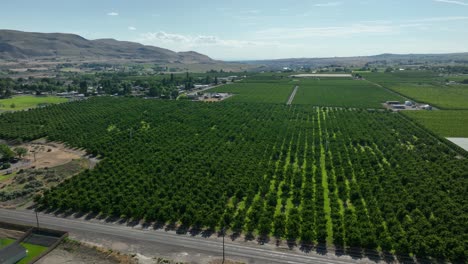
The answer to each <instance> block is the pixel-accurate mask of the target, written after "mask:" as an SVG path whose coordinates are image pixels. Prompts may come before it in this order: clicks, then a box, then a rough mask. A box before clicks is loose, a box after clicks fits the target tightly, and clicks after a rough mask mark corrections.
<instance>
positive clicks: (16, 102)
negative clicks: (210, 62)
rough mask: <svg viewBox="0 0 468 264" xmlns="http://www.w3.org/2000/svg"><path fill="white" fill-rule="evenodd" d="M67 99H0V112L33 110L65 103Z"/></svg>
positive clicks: (42, 97)
mask: <svg viewBox="0 0 468 264" xmlns="http://www.w3.org/2000/svg"><path fill="white" fill-rule="evenodd" d="M67 101H68V99H66V98H60V97H56V96H32V95H25V96H15V97H13V98H8V99H0V111H2V110H3V111H17V110H24V109H28V108H34V107H37V106H39V105H46V104H58V103H64V102H67Z"/></svg>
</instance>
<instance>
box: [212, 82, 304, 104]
mask: <svg viewBox="0 0 468 264" xmlns="http://www.w3.org/2000/svg"><path fill="white" fill-rule="evenodd" d="M294 85H295V84H294V83H293V82H284V81H283V82H279V81H275V82H271V83H269V82H248V83H247V82H239V83H234V84H229V85H224V86H221V87H217V88H214V89H212V90H209V92H220V93H233V94H235V95H234V96H233V97H231V98H230V99H228V101H230V102H255V103H286V101H287V100H288V98H289V96H290V95H291V92H292V91H293V89H294Z"/></svg>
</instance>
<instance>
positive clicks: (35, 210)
mask: <svg viewBox="0 0 468 264" xmlns="http://www.w3.org/2000/svg"><path fill="white" fill-rule="evenodd" d="M34 212H36V223H37V229H39V216H38V215H37V207H36V208H34Z"/></svg>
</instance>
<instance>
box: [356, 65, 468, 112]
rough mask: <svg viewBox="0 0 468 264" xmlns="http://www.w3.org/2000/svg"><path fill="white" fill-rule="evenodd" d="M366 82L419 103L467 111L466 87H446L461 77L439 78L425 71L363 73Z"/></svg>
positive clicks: (467, 87)
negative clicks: (448, 81)
mask: <svg viewBox="0 0 468 264" xmlns="http://www.w3.org/2000/svg"><path fill="white" fill-rule="evenodd" d="M362 75H363V76H364V77H365V78H366V79H367V80H369V81H371V82H375V83H378V84H380V85H382V86H384V87H386V88H389V89H391V90H394V91H395V92H397V93H400V94H402V95H404V96H406V97H409V98H411V99H413V100H415V101H417V102H420V103H427V104H431V105H434V106H436V107H438V108H441V109H451V110H456V109H468V85H459V84H453V85H446V80H451V79H456V80H459V79H460V78H462V77H459V76H458V77H457V76H454V77H450V76H439V75H438V74H437V73H433V72H427V71H402V72H394V73H365V74H362Z"/></svg>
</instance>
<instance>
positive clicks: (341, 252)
mask: <svg viewBox="0 0 468 264" xmlns="http://www.w3.org/2000/svg"><path fill="white" fill-rule="evenodd" d="M335 255H336V256H338V257H341V256H344V255H346V252H345V248H344V247H343V246H342V245H335Z"/></svg>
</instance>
